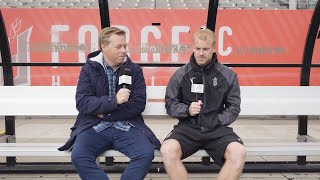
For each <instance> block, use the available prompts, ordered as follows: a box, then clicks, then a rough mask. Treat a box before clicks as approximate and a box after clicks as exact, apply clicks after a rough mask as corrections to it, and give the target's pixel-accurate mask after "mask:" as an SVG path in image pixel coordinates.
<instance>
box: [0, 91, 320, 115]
mask: <svg viewBox="0 0 320 180" xmlns="http://www.w3.org/2000/svg"><path fill="white" fill-rule="evenodd" d="M165 89H166V87H165V86H148V87H147V98H148V99H147V106H146V109H145V111H144V113H143V114H144V115H166V110H165V107H164V95H165ZM75 91H76V87H75V86H0V116H11V115H12V116H38V115H41V116H42V115H43V116H50V115H51V116H60V115H61V116H64V115H77V113H78V111H77V109H76V107H75ZM241 98H242V103H241V113H240V115H319V114H320V111H319V107H320V86H242V87H241Z"/></svg>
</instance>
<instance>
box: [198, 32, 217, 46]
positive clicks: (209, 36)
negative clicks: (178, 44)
mask: <svg viewBox="0 0 320 180" xmlns="http://www.w3.org/2000/svg"><path fill="white" fill-rule="evenodd" d="M196 38H199V39H201V40H202V41H208V40H211V41H212V47H213V48H215V46H216V36H215V34H214V32H213V31H211V30H210V29H200V30H198V31H196V32H195V33H194V35H193V42H194V40H195V39H196Z"/></svg>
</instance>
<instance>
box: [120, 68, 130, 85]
mask: <svg viewBox="0 0 320 180" xmlns="http://www.w3.org/2000/svg"><path fill="white" fill-rule="evenodd" d="M119 85H122V87H123V88H128V86H129V85H131V69H130V65H128V64H126V65H123V67H121V69H120V71H119Z"/></svg>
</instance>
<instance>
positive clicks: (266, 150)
mask: <svg viewBox="0 0 320 180" xmlns="http://www.w3.org/2000/svg"><path fill="white" fill-rule="evenodd" d="M61 145H62V144H57V143H0V156H19V157H20V156H30V157H34V156H55V157H66V156H70V154H71V153H70V152H67V151H58V150H57V148H58V147H60V146H61ZM245 146H246V149H247V155H248V156H307V155H312V156H320V142H308V143H306V142H289V143H248V144H246V145H245ZM101 156H104V157H123V156H124V155H123V154H122V153H120V152H118V151H115V150H109V151H106V152H105V153H103V154H102V155H101ZM155 156H156V157H160V156H161V155H160V152H159V151H157V150H156V151H155ZM192 156H193V157H204V156H209V155H208V154H207V153H206V152H205V151H204V150H199V151H198V152H196V153H194V154H193V155H192Z"/></svg>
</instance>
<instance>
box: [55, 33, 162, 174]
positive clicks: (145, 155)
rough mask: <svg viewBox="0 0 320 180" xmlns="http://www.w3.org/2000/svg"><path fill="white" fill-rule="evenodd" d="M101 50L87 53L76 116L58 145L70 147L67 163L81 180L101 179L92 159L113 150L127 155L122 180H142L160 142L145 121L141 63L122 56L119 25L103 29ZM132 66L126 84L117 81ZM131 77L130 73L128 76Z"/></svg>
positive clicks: (123, 44) (123, 37)
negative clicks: (73, 168) (67, 136)
mask: <svg viewBox="0 0 320 180" xmlns="http://www.w3.org/2000/svg"><path fill="white" fill-rule="evenodd" d="M99 46H100V49H101V51H96V52H93V53H91V54H89V55H88V60H87V62H86V64H85V65H84V66H83V67H82V69H81V72H80V77H79V81H78V85H77V92H76V106H77V109H78V111H79V114H78V116H77V120H76V122H75V124H74V126H73V127H72V128H71V130H72V132H71V138H70V139H69V140H68V142H67V143H66V144H65V145H64V146H62V147H61V148H59V150H69V149H72V155H71V159H72V163H73V165H74V166H75V168H76V169H77V171H78V173H79V175H80V177H81V179H83V180H106V179H108V176H107V175H106V174H105V172H104V171H103V170H102V169H100V168H99V166H98V165H97V163H96V158H97V157H99V155H100V154H101V153H103V152H104V151H106V150H109V149H114V150H118V151H120V152H122V153H123V154H125V155H126V156H128V157H129V158H130V163H129V165H128V167H127V168H126V169H125V171H124V172H123V174H122V176H121V179H122V180H129V179H130V180H142V179H144V177H145V176H146V174H147V173H148V169H149V166H150V165H151V162H152V160H153V158H154V149H159V148H160V142H159V140H158V139H157V138H156V137H155V135H154V134H153V132H152V131H151V130H150V129H149V128H148V127H147V126H146V124H145V123H144V120H143V117H142V115H141V113H142V112H143V111H144V109H145V105H146V84H145V80H144V77H143V72H142V69H141V67H140V66H138V65H137V64H134V63H133V62H132V61H131V60H130V58H129V57H128V56H127V55H126V49H127V43H126V35H125V32H124V31H123V30H120V29H118V28H115V27H107V28H104V29H103V30H102V31H101V32H100V34H99ZM125 68H127V69H126V70H127V71H131V73H130V75H129V76H128V75H127V78H129V79H130V78H131V84H130V85H129V86H127V87H126V88H124V86H122V85H121V84H120V85H119V72H121V71H123V70H124V69H125ZM130 76H131V77H130Z"/></svg>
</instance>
